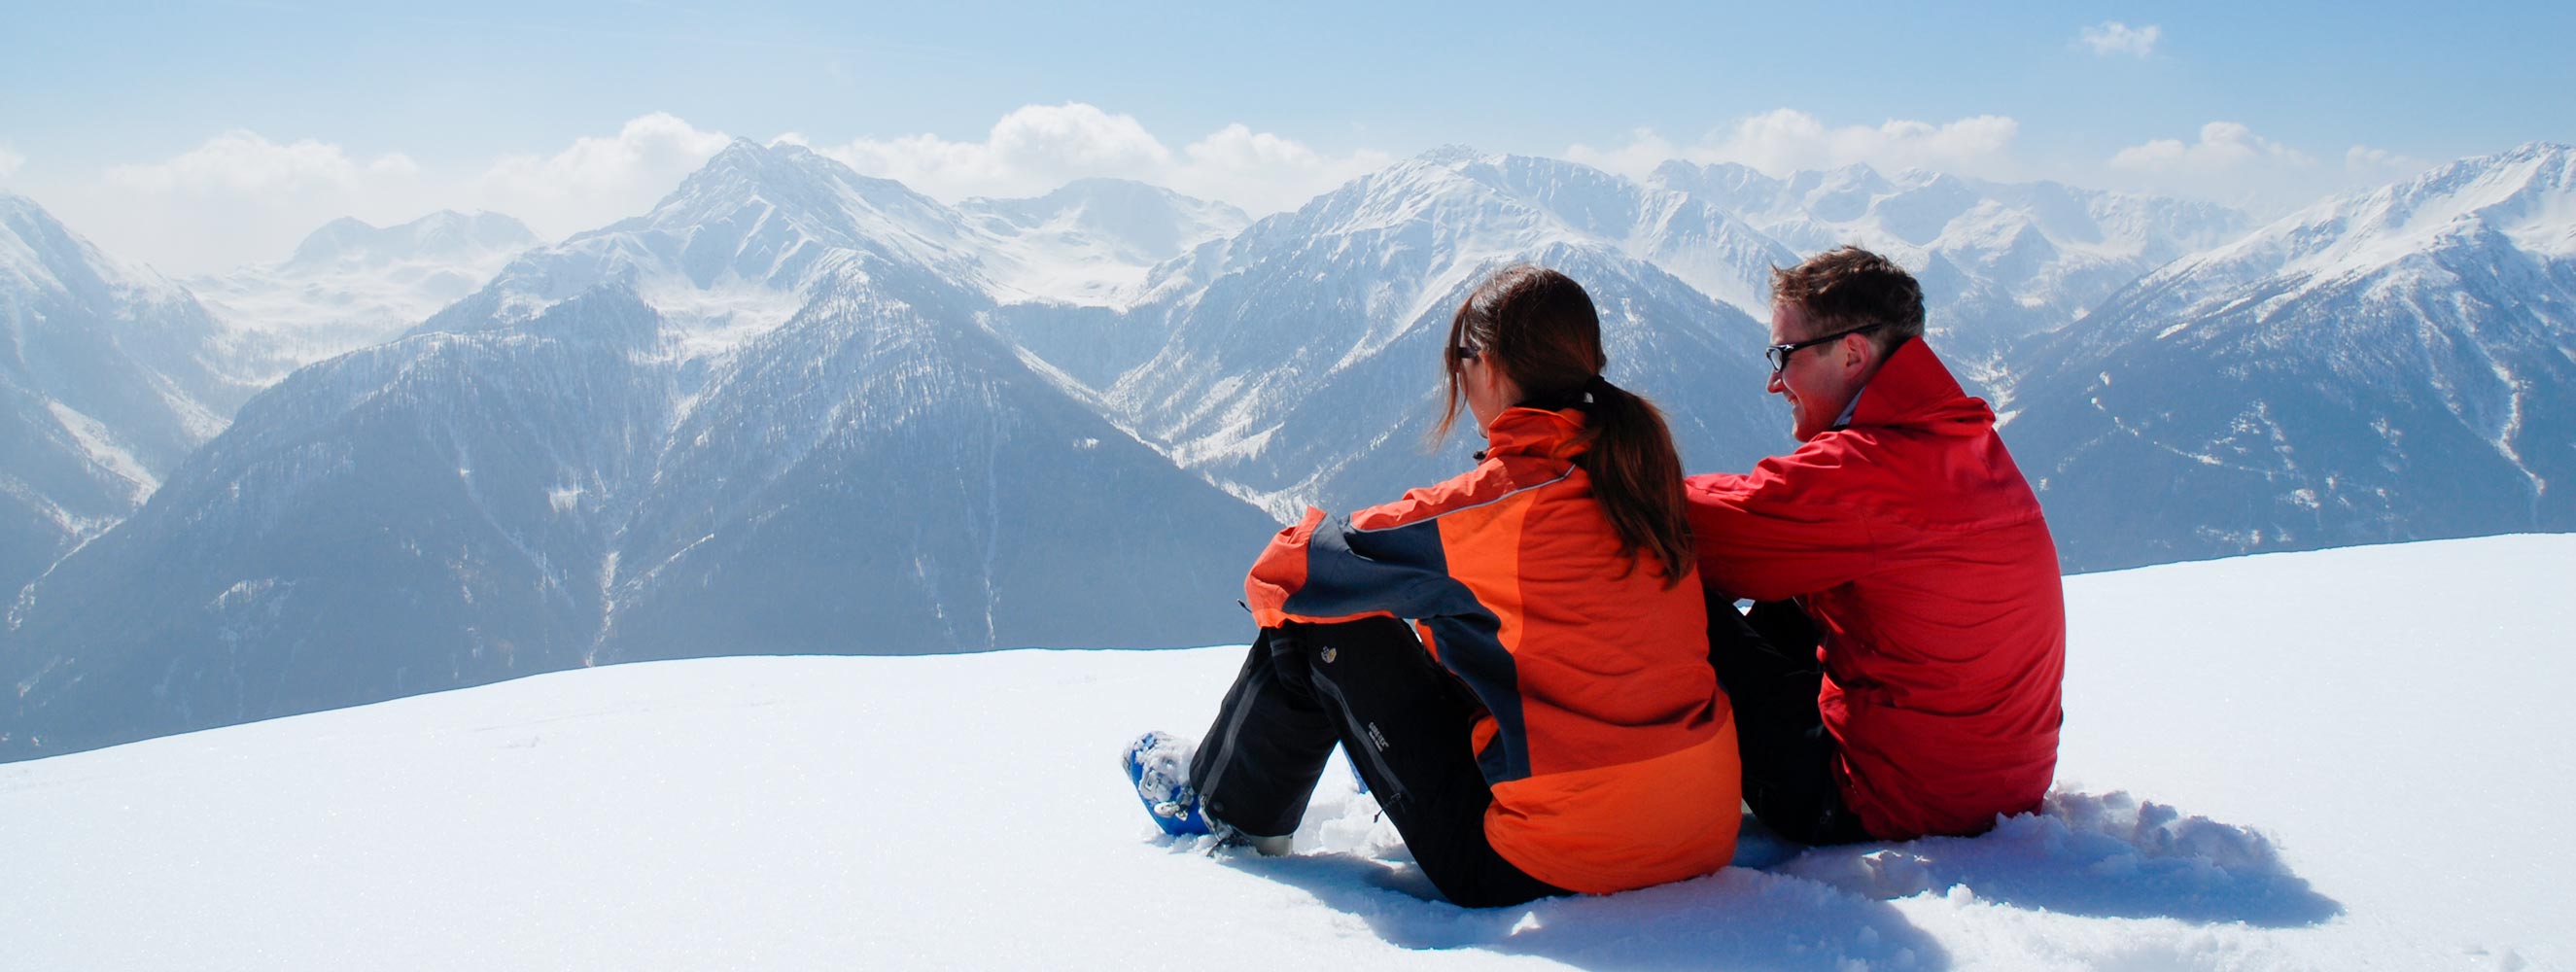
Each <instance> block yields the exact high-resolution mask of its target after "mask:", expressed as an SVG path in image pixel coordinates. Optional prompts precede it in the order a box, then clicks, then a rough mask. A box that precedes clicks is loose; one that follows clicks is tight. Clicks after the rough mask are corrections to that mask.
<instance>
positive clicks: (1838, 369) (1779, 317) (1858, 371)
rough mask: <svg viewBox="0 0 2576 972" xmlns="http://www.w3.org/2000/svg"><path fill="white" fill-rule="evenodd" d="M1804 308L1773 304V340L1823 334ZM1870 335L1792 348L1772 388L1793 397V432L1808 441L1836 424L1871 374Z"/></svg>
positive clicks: (1780, 341) (1791, 340) (1773, 377)
mask: <svg viewBox="0 0 2576 972" xmlns="http://www.w3.org/2000/svg"><path fill="white" fill-rule="evenodd" d="M1820 336H1822V335H1819V334H1818V333H1817V332H1816V329H1815V328H1814V327H1813V326H1812V325H1811V322H1809V321H1808V320H1807V315H1806V313H1805V312H1804V311H1802V310H1800V309H1799V308H1797V307H1795V306H1791V305H1786V304H1783V305H1778V306H1775V307H1773V308H1771V343H1773V344H1791V343H1795V342H1798V341H1805V340H1808V339H1810V338H1815V337H1820ZM1868 344H1869V340H1868V338H1866V337H1864V336H1861V335H1853V336H1850V337H1846V338H1843V339H1842V340H1839V341H1828V342H1825V343H1823V344H1819V345H1815V346H1813V347H1806V348H1799V349H1798V350H1796V351H1792V352H1790V353H1789V363H1788V364H1787V365H1786V366H1784V367H1782V368H1781V369H1780V370H1779V371H1776V372H1773V373H1772V374H1771V386H1770V390H1771V393H1772V394H1774V395H1778V396H1780V397H1782V398H1786V399H1788V400H1789V434H1790V435H1793V436H1796V437H1797V439H1798V441H1800V442H1805V441H1807V440H1808V439H1812V438H1815V437H1816V434H1817V433H1819V432H1823V431H1825V430H1826V429H1830V428H1832V427H1833V425H1834V420H1835V419H1837V418H1841V417H1842V414H1843V407H1844V406H1847V405H1850V404H1851V400H1852V396H1853V395H1855V394H1858V393H1859V392H1860V388H1861V385H1862V384H1863V383H1864V382H1865V381H1866V380H1867V379H1868V375H1869V371H1868V365H1869V360H1868V358H1869V356H1870V352H1869V349H1868V348H1867V347H1864V346H1865V345H1868Z"/></svg>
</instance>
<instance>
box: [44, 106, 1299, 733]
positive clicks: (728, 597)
mask: <svg viewBox="0 0 2576 972" xmlns="http://www.w3.org/2000/svg"><path fill="white" fill-rule="evenodd" d="M981 233H982V231H980V230H976V229H974V228H972V227H970V226H968V225H967V222H966V220H965V219H964V217H963V216H962V215H961V214H960V213H958V212H957V211H955V210H951V209H949V208H947V207H943V206H940V205H939V204H937V203H935V202H932V201H930V200H929V199H927V198H925V197H921V196H918V195H916V194H913V193H911V192H910V191H909V190H905V189H904V188H903V187H901V186H900V185H897V184H895V183H892V182H887V181H884V180H871V179H866V178H864V177H861V176H858V175H856V174H855V173H851V172H849V171H848V170H847V169H845V168H843V167H841V166H840V165H838V164H837V163H833V162H830V161H828V160H825V159H823V158H822V157H821V156H818V155H814V154H813V153H810V152H807V151H805V150H803V149H801V148H797V147H793V146H781V147H776V148H764V147H762V146H758V145H754V144H751V143H748V142H743V143H737V144H735V145H734V146H732V147H730V148H728V149H726V150H725V151H724V152H722V153H720V154H719V155H718V156H717V157H716V158H714V159H713V160H711V161H710V162H709V163H708V164H707V166H706V167H705V168H704V169H702V170H701V171H700V172H698V173H697V174H696V175H693V176H692V177H690V178H689V179H688V180H686V181H685V182H684V183H683V184H682V185H681V187H680V188H679V189H678V190H677V191H675V192H674V193H673V194H672V195H671V196H669V197H668V198H666V199H664V200H663V201H662V203H661V204H660V205H658V206H656V207H655V208H654V210H653V211H652V212H650V213H648V214H646V215H644V216H641V217H637V218H635V219H630V220H626V221H622V222H620V223H617V224H614V225H612V226H609V227H605V228H602V229H600V230H596V231H593V232H589V233H584V234H579V235H576V236H574V237H572V238H570V239H567V240H565V241H564V242H562V243H559V244H555V245H553V246H548V247H542V248H538V249H535V250H531V251H529V252H527V253H524V254H522V255H521V256H519V257H518V258H516V259H514V260H513V261H511V263H510V264H509V265H508V266H506V267H504V268H503V269H502V270H501V271H500V273H499V274H498V275H496V276H495V277H494V279H493V280H492V281H491V282H490V283H489V284H488V285H486V286H485V287H484V288H482V289H481V290H479V291H478V292H476V293H475V294H473V295H471V296H469V297H467V298H465V299H463V300H461V301H458V302H457V303H456V304H455V305H453V306H451V307H449V308H447V309H446V310H444V311H441V312H440V313H438V314H437V315H435V316H433V317H432V318H431V319H429V320H428V321H425V322H423V323H421V324H420V325H418V326H417V327H415V328H413V329H412V331H411V332H410V333H408V334H406V335H405V336H403V337H402V338H401V339H399V340H396V341H393V342H391V343H387V344H383V345H379V346H376V347H373V348H368V349H365V350H363V351H359V352H355V353H352V354H348V355H343V356H341V357H338V358H333V359H330V360H327V361H324V362H320V363H318V364H315V365H313V366H310V367H307V368H305V369H303V370H300V371H298V372H296V373H295V374H294V375H292V376H290V377H288V378H287V379H286V380H285V381H283V382H281V383H279V384H278V385H277V386H276V387H274V388H272V389H270V390H269V391H267V392H266V393H264V394H262V395H260V396H259V397H258V398H257V399H255V400H253V401H252V402H251V403H250V404H249V405H248V406H246V407H245V408H243V409H242V411H241V414H240V415H239V416H238V418H237V420H236V421H235V423H234V425H233V426H232V428H231V429H229V430H228V431H227V432H226V434H224V435H222V436H220V437H218V438H217V439H216V440H215V441H213V442H212V443H210V444H209V445H208V446H207V447H206V448H204V449H202V450H200V451H199V452H198V453H197V454H195V455H194V456H193V457H191V459H190V460H189V461H188V462H186V463H185V464H183V465H182V466H181V467H180V468H179V469H178V471H177V472H175V473H174V474H173V475H172V476H171V477H170V481H169V483H168V485H166V486H165V487H164V488H163V489H162V490H161V491H160V492H159V493H157V494H156V495H155V496H154V497H153V501H152V503H151V504H150V505H148V506H146V507H145V508H144V509H143V510H142V511H140V512H139V513H137V514H136V515H135V516H134V517H133V518H131V519H129V520H127V521H126V522H125V523H124V524H123V525H122V526H121V527H120V528H119V529H117V530H114V531H112V532H110V533H109V534H108V535H106V536H104V537H102V538H100V539H99V541H98V542H96V543H93V544H92V545H90V546H89V547H88V548H85V549H84V550H83V551H82V554H81V555H80V556H77V557H73V558H69V559H66V560H64V561H63V562H62V563H61V564H59V565H57V566H56V568H55V569H54V570H53V572H52V573H51V574H49V575H48V576H47V577H45V578H44V579H43V580H42V581H41V582H39V583H37V584H35V585H32V586H30V587H29V588H27V589H26V591H24V592H23V593H22V595H21V597H20V598H19V602H18V605H17V609H16V610H15V611H14V612H13V613H12V615H11V618H10V620H11V627H12V630H11V631H10V633H9V636H8V637H9V644H10V648H11V650H10V651H9V652H8V653H7V654H6V655H5V656H0V678H5V679H6V680H7V681H9V682H11V683H13V684H17V685H19V686H20V689H21V690H20V691H19V692H18V693H16V694H15V695H14V696H11V697H9V698H7V699H0V706H6V707H7V708H6V710H5V712H6V716H5V718H0V725H6V726H7V727H8V728H6V729H0V733H5V734H7V735H8V736H10V737H11V739H10V740H8V741H6V742H0V748H5V749H7V750H8V751H9V752H11V753H12V754H13V755H18V754H23V753H24V752H25V751H27V749H28V748H30V747H35V748H40V749H41V748H52V747H56V746H63V745H69V746H75V747H77V746H82V745H94V744H96V743H98V742H102V741H106V740H110V739H116V738H132V737H134V736H137V735H144V734H152V733H159V732H169V731H177V730H182V729H187V728H193V727H198V726H204V725H211V724H222V723H228V722H237V721H243V720H247V719H257V718H262V717H265V716H269V715H275V714H281V713H286V712H301V711H310V710H313V709H317V708H327V707H332V706H337V705H345V704H350V703H352V702H356V701H363V700H368V699H381V698H390V697H394V696H398V695H404V694H411V693H415V692H420V691H430V690H436V689H440V688H449V687H455V686H459V685H469V684H479V683H482V682H489V681H494V680H497V679H501V678H507V677H511V676H514V675H522V674H529V673H533V672H539V671H549V670H555V669H562V668H570V667H578V666H582V665H588V664H597V663H605V662H613V661H625V660H635V659H642V658H655V657H667V656H671V655H676V654H693V653H703V652H704V651H706V650H707V647H706V646H708V645H729V646H732V647H731V648H730V649H729V650H735V651H763V652H777V651H783V652H841V653H906V652H921V651H958V650H975V649H983V648H992V647H1012V646H1022V645H1057V646H1108V645H1133V644H1148V645H1150V644H1163V645H1171V644H1193V643H1197V644H1204V643H1210V642H1216V641H1222V640H1225V639H1226V638H1228V637H1232V636H1233V635H1234V634H1235V632H1236V630H1237V628H1238V627H1239V619H1240V618H1241V617H1242V615H1241V612H1240V609H1239V608H1237V607H1236V606H1235V605H1234V604H1233V600H1234V598H1235V597H1236V596H1237V595H1238V594H1239V590H1240V584H1239V579H1238V578H1239V576H1240V575H1239V573H1238V572H1239V570H1240V567H1241V563H1242V561H1243V558H1245V557H1246V556H1249V554H1250V553H1251V552H1252V551H1253V550H1255V549H1257V545H1258V543H1259V541H1260V539H1261V538H1262V537H1263V536H1265V535H1266V534H1267V533H1269V532H1270V531H1271V530H1273V529H1275V524H1273V523H1272V522H1271V520H1270V519H1269V518H1268V517H1266V516H1263V515H1262V514H1261V513H1260V512H1259V511H1258V510H1256V509H1254V508H1253V507H1251V506H1249V505H1246V504H1244V503H1243V502H1241V501H1239V500H1236V499H1234V498H1233V497H1231V496H1228V495H1226V493H1224V492H1223V491H1222V490H1220V489H1218V488H1217V487H1215V486H1212V485H1210V484H1208V483H1206V482H1205V481H1203V480H1201V479H1200V478H1198V477H1197V476H1194V475H1192V474H1190V473H1188V472H1185V471H1183V470H1181V469H1179V468H1177V467H1175V466H1173V465H1172V464H1170V463H1169V462H1167V461H1165V460H1164V458H1163V457H1162V456H1161V455H1159V454H1158V453H1157V452H1156V451H1155V450H1154V449H1152V448H1150V447H1148V446H1146V445H1145V444H1143V443H1140V442H1139V441H1137V440H1136V439H1134V438H1133V437H1131V436H1129V435H1128V434H1126V433H1124V432H1122V431H1120V430H1119V429H1118V428H1117V427H1116V426H1114V425H1113V424H1112V423H1110V422H1109V421H1107V420H1105V419H1104V418H1102V417H1101V416H1099V415H1097V414H1095V413H1094V412H1093V411H1092V410H1091V409H1089V408H1087V407H1086V406H1085V405H1084V404H1082V403H1081V402H1079V401H1077V400H1076V399H1074V398H1072V397H1070V396H1069V395H1068V393H1067V392H1066V391H1065V390H1064V389H1063V388H1062V387H1060V386H1059V384H1058V383H1057V382H1056V381H1055V380H1053V379H1051V378H1050V377H1048V376H1046V375H1043V374H1041V373H1040V372H1039V371H1036V370H1033V369H1032V368H1031V367H1030V366H1029V365H1028V364H1026V363H1024V362H1023V361H1022V360H1021V358H1020V357H1019V355H1018V353H1017V352H1016V351H1015V350H1014V349H1013V348H1012V347H1011V346H1010V345H1009V344H1007V343H1006V342H1004V341H1003V340H1001V339H1000V338H998V337H997V336H995V335H994V334H993V333H992V332H990V331H988V330H986V329H985V328H983V327H981V326H980V325H978V323H977V321H978V320H979V319H980V318H982V317H983V316H985V315H986V314H988V313H989V311H990V310H991V309H992V308H993V306H994V305H993V298H992V296H991V294H992V292H993V290H995V289H1001V288H1002V287H1004V286H1006V285H1004V284H1001V283H997V282H996V281H995V280H994V279H993V278H991V277H988V276H985V275H984V274H985V272H986V271H987V270H989V269H991V268H992V267H994V266H997V265H1000V261H998V260H988V259H986V257H987V254H985V253H983V252H982V251H980V250H977V249H974V248H972V247H969V246H967V245H965V241H968V240H973V239H978V238H980V234H981ZM988 288H989V289H988Z"/></svg>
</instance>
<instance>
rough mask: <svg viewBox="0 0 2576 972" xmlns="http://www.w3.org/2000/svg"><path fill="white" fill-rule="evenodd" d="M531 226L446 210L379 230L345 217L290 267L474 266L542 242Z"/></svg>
mask: <svg viewBox="0 0 2576 972" xmlns="http://www.w3.org/2000/svg"><path fill="white" fill-rule="evenodd" d="M543 242H544V241H543V240H542V239H539V238H538V236H537V234H536V233H535V232H534V231H532V230H530V229H528V225H527V224H526V223H522V222H519V221H518V220H517V219H514V218H511V217H509V216H504V215H502V214H500V213H490V212H480V211H478V212H473V213H460V212H457V211H455V210H449V209H442V210H439V211H437V212H434V213H430V214H429V215H426V216H422V217H420V218H419V219H415V220H412V221H411V222H408V223H402V224H399V225H395V226H386V227H378V226H375V225H373V224H371V223H368V222H366V221H364V220H360V219H357V218H355V217H351V216H343V217H340V218H339V219H335V220H332V221H330V222H328V223H324V224H322V226H321V228H320V229H316V230H314V231H313V232H312V233H311V234H310V235H307V236H306V237H305V238H304V242H302V243H299V244H297V245H296V247H295V252H294V253H292V254H290V255H289V256H288V257H287V258H286V266H288V267H290V268H300V269H322V268H328V267H334V266H348V265H361V266H384V265H389V264H395V263H406V262H411V261H415V260H436V261H442V262H458V261H463V262H471V261H473V260H475V259H478V258H481V257H485V256H489V255H492V254H495V253H502V252H510V251H516V250H521V249H526V248H528V247H531V246H536V245H538V244H540V243H543Z"/></svg>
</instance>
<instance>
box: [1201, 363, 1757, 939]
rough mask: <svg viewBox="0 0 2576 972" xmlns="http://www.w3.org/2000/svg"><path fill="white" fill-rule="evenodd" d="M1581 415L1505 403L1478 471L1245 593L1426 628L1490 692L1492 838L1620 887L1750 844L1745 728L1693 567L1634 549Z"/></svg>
mask: <svg viewBox="0 0 2576 972" xmlns="http://www.w3.org/2000/svg"><path fill="white" fill-rule="evenodd" d="M1582 427H1583V413H1582V412H1581V411H1578V410H1572V409H1569V410H1566V411H1562V412H1548V411H1541V410H1538V409H1532V408H1514V409H1508V410H1505V411H1504V412H1503V413H1502V414H1501V415H1500V416H1497V417H1496V418H1495V420H1494V424H1493V428H1492V429H1491V430H1490V438H1491V442H1492V444H1491V447H1490V448H1488V449H1487V450H1486V451H1485V453H1484V460H1483V462H1481V463H1480V464H1478V465H1477V467H1476V468H1475V470H1473V471H1471V472H1469V473H1467V474H1466V475H1463V476H1460V477H1458V478H1456V479H1452V480H1449V481H1448V482H1445V483H1441V484H1440V485H1438V486H1433V487H1430V488H1427V489H1416V490H1413V491H1411V492H1408V493H1406V494H1405V495H1404V498H1403V499H1401V500H1397V501H1396V502H1393V503H1389V504H1386V505H1384V506H1377V507H1371V508H1369V509H1365V510H1361V511H1359V512H1358V513H1354V514H1351V515H1350V516H1348V517H1338V518H1331V519H1327V518H1326V517H1325V515H1324V513H1323V511H1321V510H1314V509H1309V510H1307V511H1306V517H1305V520H1304V522H1301V523H1299V524H1297V525H1296V526H1292V527H1289V528H1287V529H1285V530H1282V531H1280V532H1279V535H1278V536H1276V537H1274V538H1272V539H1271V541H1270V547H1269V549H1267V550H1264V551H1262V554H1261V558H1260V559H1259V560H1257V561H1255V562H1254V563H1253V565H1252V573H1251V576H1250V577H1248V578H1246V579H1245V581H1244V591H1245V594H1246V596H1247V598H1248V603H1249V604H1250V605H1251V607H1252V613H1253V616H1254V618H1255V619H1256V620H1258V621H1259V622H1260V624H1261V625H1262V626H1263V627H1272V626H1276V625H1278V624H1280V623H1282V622H1286V621H1308V622H1334V621H1347V620H1352V619H1355V618H1363V617H1378V616H1393V617H1398V618H1407V619H1412V620H1413V621H1414V623H1415V627H1416V629H1417V630H1418V631H1419V632H1420V633H1421V635H1422V643H1423V645H1424V647H1425V648H1427V649H1428V650H1430V651H1431V653H1432V655H1433V657H1435V658H1437V659H1439V661H1440V664H1441V665H1442V666H1443V667H1445V668H1447V669H1448V670H1449V671H1451V672H1454V673H1456V674H1457V676H1458V677H1459V678H1460V679H1461V680H1462V681H1464V682H1465V683H1466V685H1467V688H1468V689H1470V690H1471V691H1473V692H1474V693H1475V695H1476V697H1477V698H1478V699H1479V700H1481V701H1482V702H1483V703H1484V707H1485V712H1484V713H1483V714H1481V715H1479V716H1478V717H1477V724H1476V726H1475V730H1474V735H1473V737H1472V738H1474V739H1475V740H1476V745H1477V752H1476V762H1477V765H1478V766H1479V767H1481V768H1482V769H1483V770H1484V774H1485V780H1486V782H1488V783H1490V784H1492V785H1493V789H1494V805H1493V806H1492V807H1491V808H1490V809H1488V810H1486V811H1485V834H1486V837H1487V838H1488V839H1489V840H1491V841H1492V843H1493V846H1494V849H1495V850H1496V851H1498V852H1500V853H1501V854H1502V855H1503V858H1504V859H1505V860H1508V861H1510V862H1512V863H1513V864H1514V865H1516V866H1518V867H1519V868H1520V869H1521V870H1522V871H1524V872H1526V873H1528V874H1529V875H1530V876H1531V877H1535V878H1538V879H1539V880H1542V881H1545V882H1547V883H1549V884H1553V885H1556V886H1558V887H1561V888H1565V889H1567V890H1571V891H1582V892H1592V893H1607V892H1611V891H1621V890H1626V889H1629V888H1638V887H1644V886H1647V885H1650V884H1661V883H1663V882H1666V881H1677V880H1680V879H1683V878H1688V877H1694V876H1697V875H1701V874H1706V873H1709V872H1711V871H1714V870H1717V869H1718V868H1720V867H1723V866H1725V865H1726V863H1727V861H1728V860H1729V859H1731V858H1732V857H1733V856H1734V854H1735V830H1736V823H1737V820H1738V810H1737V807H1738V803H1739V800H1740V788H1741V786H1742V780H1741V775H1740V774H1741V770H1740V768H1739V766H1738V763H1737V759H1736V752H1735V723H1734V718H1733V713H1732V712H1731V711H1730V709H1729V708H1728V706H1727V701H1726V696H1725V694H1724V693H1722V692H1720V691H1719V690H1718V687H1717V678H1716V675H1715V673H1714V672H1713V671H1712V670H1711V669H1710V668H1709V664H1708V632H1707V614H1706V610H1707V608H1706V605H1705V603H1704V602H1703V600H1702V595H1701V593H1700V585H1699V583H1698V581H1697V579H1696V577H1695V576H1693V575H1685V576H1684V577H1682V578H1681V583H1679V584H1668V583H1666V582H1665V578H1664V577H1663V576H1662V572H1661V571H1660V570H1659V569H1658V567H1657V565H1656V564H1655V562H1654V560H1653V559H1652V556H1651V555H1645V554H1641V555H1640V556H1639V558H1637V559H1634V560H1632V559H1631V558H1629V557H1626V556H1622V555H1621V554H1620V552H1619V536H1618V534H1617V532H1615V531H1614V530H1613V529H1612V528H1611V526H1610V522H1609V520H1608V518H1606V517H1604V516H1603V515H1602V512H1601V506H1600V503H1599V502H1598V501H1597V500H1595V499H1594V498H1593V495H1592V485H1591V479H1590V477H1589V476H1588V475H1587V474H1586V473H1585V472H1584V471H1583V469H1582V468H1580V467H1578V466H1576V465H1575V464H1574V457H1575V456H1577V455H1580V454H1581V453H1582V452H1583V450H1584V442H1583V441H1582V438H1581V432H1582Z"/></svg>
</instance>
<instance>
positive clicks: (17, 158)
mask: <svg viewBox="0 0 2576 972" xmlns="http://www.w3.org/2000/svg"><path fill="white" fill-rule="evenodd" d="M26 164H27V157H26V156H24V155H20V154H18V153H16V152H12V151H10V150H9V147H8V146H6V145H0V179H6V178H8V177H10V176H13V175H17V174H18V167H19V166H23V165H26Z"/></svg>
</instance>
